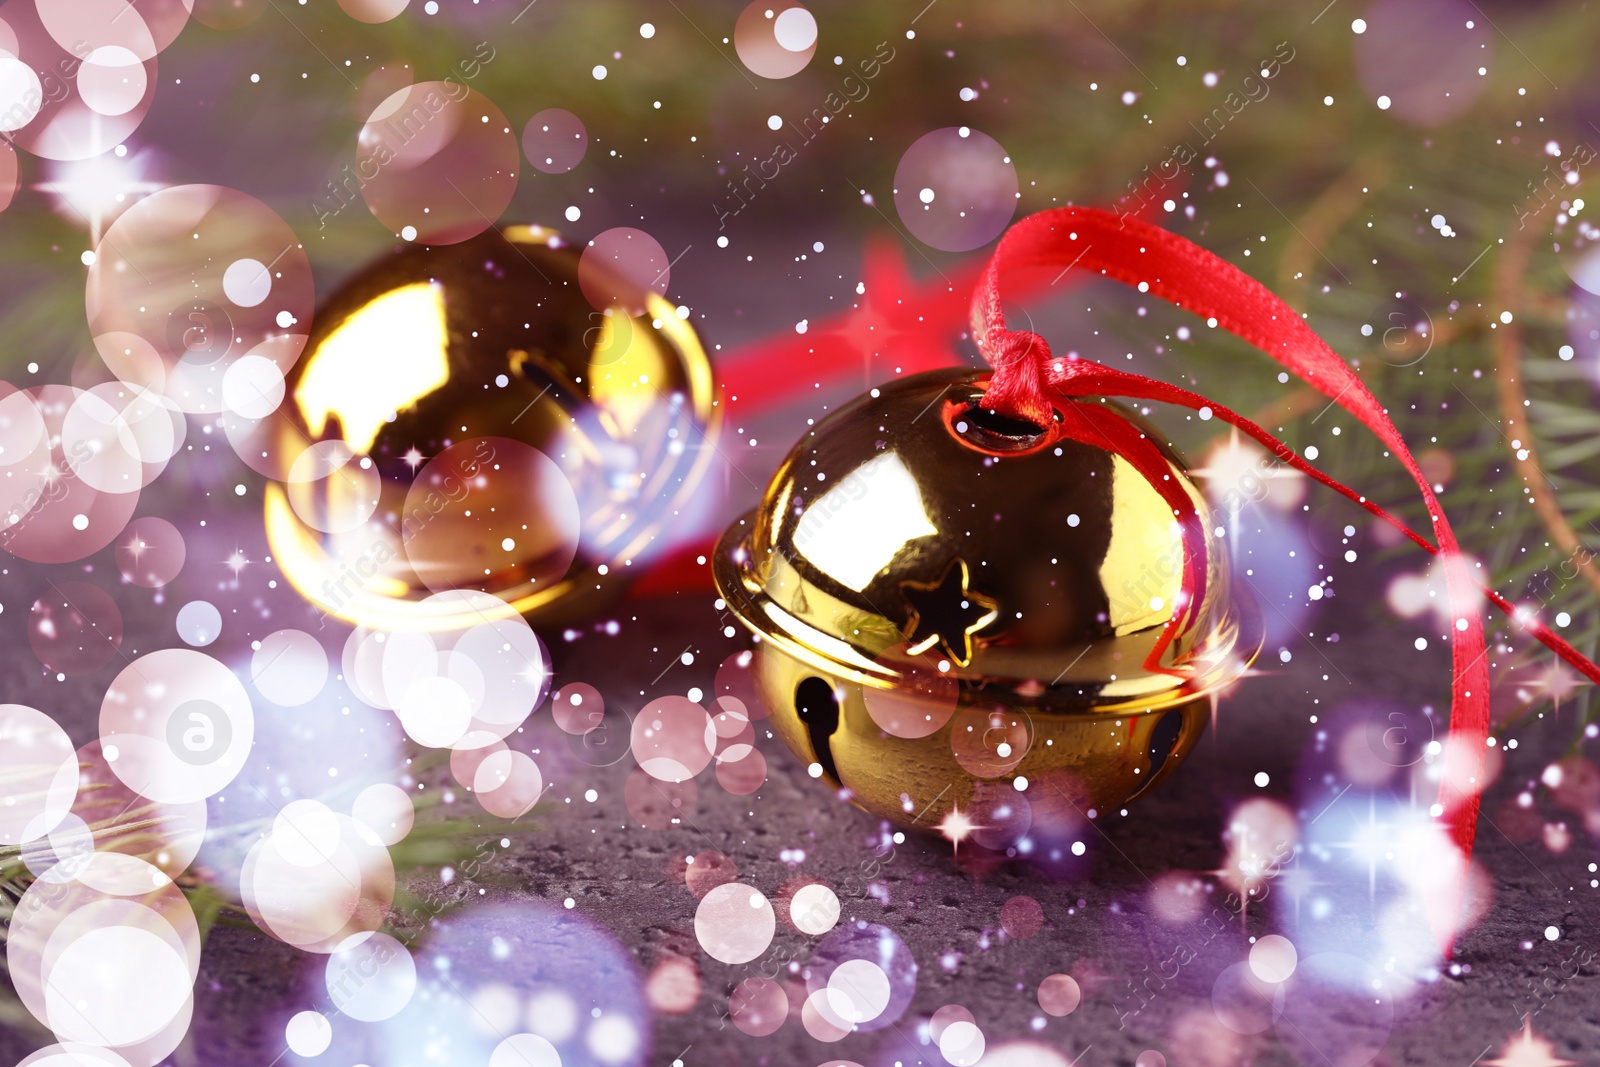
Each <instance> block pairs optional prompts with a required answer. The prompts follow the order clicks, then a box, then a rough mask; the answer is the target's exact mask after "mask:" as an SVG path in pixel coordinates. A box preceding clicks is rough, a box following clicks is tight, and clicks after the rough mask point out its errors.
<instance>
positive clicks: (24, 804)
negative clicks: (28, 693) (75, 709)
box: [0, 704, 78, 845]
mask: <svg viewBox="0 0 1600 1067" xmlns="http://www.w3.org/2000/svg"><path fill="white" fill-rule="evenodd" d="M77 791H78V760H77V753H76V752H75V751H74V749H73V747H72V741H71V739H70V738H68V737H67V732H66V731H65V730H63V729H62V728H61V727H60V726H59V725H58V724H57V723H56V721H55V720H54V719H52V718H51V717H50V716H48V715H46V714H45V713H44V712H42V711H37V710H35V709H34V708H30V707H28V706H27V705H25V704H0V845H20V844H23V843H24V842H26V841H29V840H32V839H34V838H37V837H42V836H44V835H45V834H47V833H49V832H50V831H51V830H53V829H54V828H55V826H56V824H57V823H59V822H60V821H61V820H62V819H63V818H64V817H65V816H66V814H67V813H68V812H69V811H71V810H72V803H73V800H74V799H75V798H76V796H77Z"/></svg>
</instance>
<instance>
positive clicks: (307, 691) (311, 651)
mask: <svg viewBox="0 0 1600 1067" xmlns="http://www.w3.org/2000/svg"><path fill="white" fill-rule="evenodd" d="M250 679H251V681H253V682H254V683H255V687H256V691H257V692H258V693H260V694H261V695H262V696H264V697H266V698H267V699H268V700H270V701H272V702H273V703H274V704H277V705H279V706H280V707H285V708H297V707H299V706H300V705H302V704H305V703H308V702H309V701H310V700H311V699H312V698H313V697H315V696H316V695H317V694H318V693H320V692H322V687H323V686H324V685H325V684H327V681H328V654H327V653H326V652H324V651H323V649H322V645H321V644H320V643H319V642H318V641H317V639H316V638H315V637H312V636H311V635H310V634H308V633H306V632H305V631H304V630H277V631H275V632H273V633H270V634H268V635H267V636H266V637H263V638H262V639H261V643H260V647H259V648H257V649H256V650H255V654H254V655H253V656H251V657H250Z"/></svg>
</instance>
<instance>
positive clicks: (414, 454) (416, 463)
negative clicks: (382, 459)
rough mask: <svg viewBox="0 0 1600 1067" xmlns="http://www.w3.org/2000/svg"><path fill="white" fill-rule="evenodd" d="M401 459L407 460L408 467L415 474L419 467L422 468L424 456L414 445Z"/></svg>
mask: <svg viewBox="0 0 1600 1067" xmlns="http://www.w3.org/2000/svg"><path fill="white" fill-rule="evenodd" d="M400 458H401V459H403V460H405V462H406V465H407V466H408V467H410V468H411V469H412V471H413V472H414V471H416V469H417V468H418V467H420V466H422V460H423V455H422V453H421V452H418V451H417V446H416V445H412V446H411V449H410V451H408V452H406V454H405V455H403V456H401V457H400Z"/></svg>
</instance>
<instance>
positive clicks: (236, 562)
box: [226, 548, 250, 578]
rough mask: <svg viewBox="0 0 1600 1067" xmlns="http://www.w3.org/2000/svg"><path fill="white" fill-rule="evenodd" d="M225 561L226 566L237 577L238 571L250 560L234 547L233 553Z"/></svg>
mask: <svg viewBox="0 0 1600 1067" xmlns="http://www.w3.org/2000/svg"><path fill="white" fill-rule="evenodd" d="M226 562H227V564H228V568H229V569H230V570H232V571H233V576H234V577H235V578H237V577H239V572H240V571H242V570H244V569H245V567H246V566H248V565H249V563H250V560H249V559H248V558H247V557H246V556H245V554H244V553H243V552H241V551H239V550H238V549H237V548H236V549H234V550H233V555H231V556H229V557H228V559H227V561H226Z"/></svg>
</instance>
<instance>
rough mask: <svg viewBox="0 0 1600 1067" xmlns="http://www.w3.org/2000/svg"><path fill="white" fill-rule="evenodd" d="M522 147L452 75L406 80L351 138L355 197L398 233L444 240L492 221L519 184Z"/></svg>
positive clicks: (487, 104) (484, 100)
mask: <svg viewBox="0 0 1600 1067" xmlns="http://www.w3.org/2000/svg"><path fill="white" fill-rule="evenodd" d="M520 163H521V150H520V147H519V146H518V144H517V137H516V135H515V134H513V133H512V132H511V128H510V126H509V125H508V124H507V122H506V117H505V115H504V114H502V113H501V111H500V109H499V108H498V107H496V106H495V105H494V102H493V101H491V100H490V99H489V98H488V97H486V96H484V95H483V94H482V93H480V92H478V91H477V90H476V89H471V88H468V87H466V86H465V85H463V84H461V83H460V82H457V81H429V82H418V83H417V84H415V85H408V86H406V87H405V88H403V89H400V90H398V91H396V92H395V93H393V94H391V95H390V96H389V97H388V98H387V99H385V100H384V101H383V102H382V103H381V104H379V105H378V107H377V109H376V110H374V111H373V113H372V114H371V115H370V116H369V117H368V119H367V122H366V124H365V125H364V126H362V128H361V132H360V133H359V134H358V135H357V139H356V172H357V174H358V175H359V177H360V179H361V198H362V199H363V200H365V201H366V204H367V207H368V208H369V209H370V210H371V211H372V214H373V217H374V218H376V219H377V220H378V221H379V222H381V223H383V225H385V226H387V227H388V228H389V229H390V230H391V231H393V232H394V233H396V234H402V235H413V236H411V237H409V239H412V240H416V241H419V242H421V243H423V244H434V245H448V244H456V243H458V242H461V241H465V240H467V239H468V238H471V237H476V236H477V235H478V234H480V233H482V232H483V231H484V230H487V229H488V228H489V227H490V226H493V225H494V222H495V220H496V219H498V218H499V217H500V214H501V212H503V211H504V210H505V209H506V205H508V204H510V203H511V196H512V194H513V193H515V192H516V189H517V172H518V167H519V166H520Z"/></svg>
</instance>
